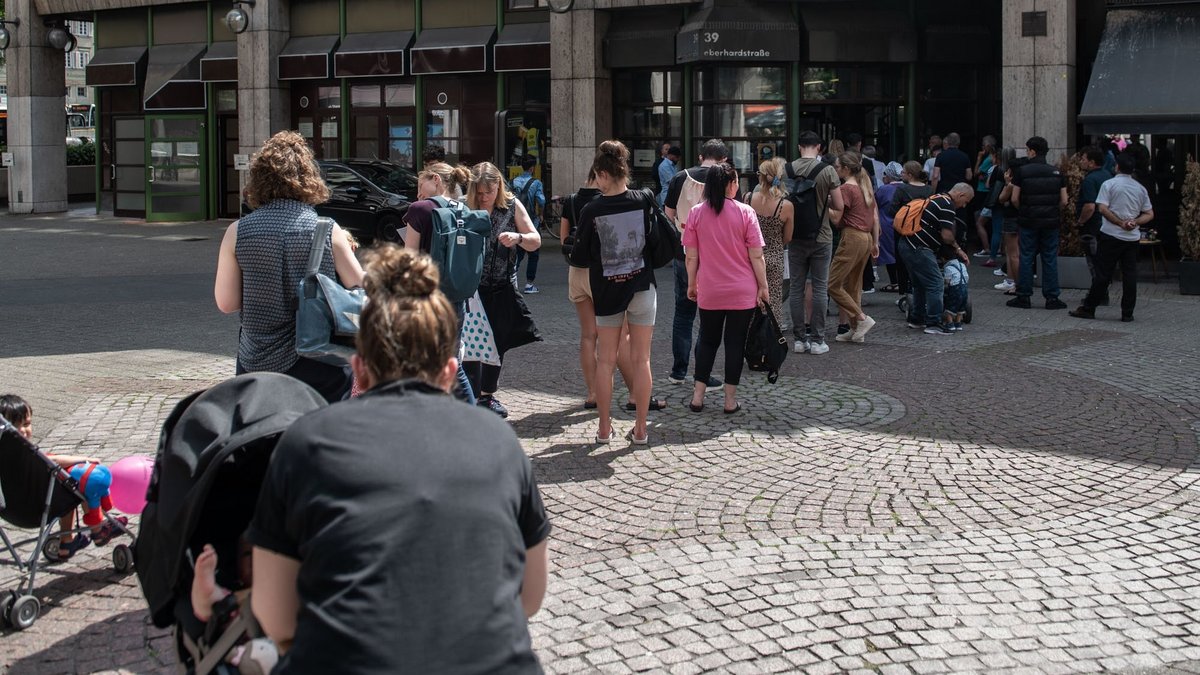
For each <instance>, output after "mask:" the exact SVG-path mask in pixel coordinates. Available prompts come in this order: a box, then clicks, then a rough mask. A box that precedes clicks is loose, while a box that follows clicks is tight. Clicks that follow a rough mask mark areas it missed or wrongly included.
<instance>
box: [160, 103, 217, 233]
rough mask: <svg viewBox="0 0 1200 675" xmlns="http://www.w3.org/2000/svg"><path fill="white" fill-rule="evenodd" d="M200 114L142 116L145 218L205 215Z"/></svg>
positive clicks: (177, 218)
mask: <svg viewBox="0 0 1200 675" xmlns="http://www.w3.org/2000/svg"><path fill="white" fill-rule="evenodd" d="M203 149H204V116H203V115H154V116H147V117H146V157H145V161H146V220H147V221H148V222H162V221H177V220H203V219H204V218H205V216H206V213H205V208H204V201H205V195H206V192H205V187H206V186H205V182H206V181H205V176H206V173H205V164H206V163H205V156H204V152H203Z"/></svg>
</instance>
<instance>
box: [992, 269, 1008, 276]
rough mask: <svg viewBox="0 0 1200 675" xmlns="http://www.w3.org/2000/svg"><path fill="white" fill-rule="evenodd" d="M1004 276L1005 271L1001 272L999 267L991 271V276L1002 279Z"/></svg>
mask: <svg viewBox="0 0 1200 675" xmlns="http://www.w3.org/2000/svg"><path fill="white" fill-rule="evenodd" d="M1005 274H1006V273H1005V271H1004V270H1002V269H1000V268H999V267H997V268H996V269H994V270H992V276H997V277H1002V276H1004V275H1005Z"/></svg>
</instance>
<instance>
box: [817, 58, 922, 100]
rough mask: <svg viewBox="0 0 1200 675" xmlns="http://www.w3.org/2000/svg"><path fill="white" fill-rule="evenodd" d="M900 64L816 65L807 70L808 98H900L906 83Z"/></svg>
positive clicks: (902, 95)
mask: <svg viewBox="0 0 1200 675" xmlns="http://www.w3.org/2000/svg"><path fill="white" fill-rule="evenodd" d="M906 83H907V78H906V72H905V70H904V69H903V68H901V67H899V66H891V65H888V66H833V65H827V66H823V65H816V66H810V67H808V68H805V69H804V75H803V80H802V82H801V90H800V97H801V98H802V99H804V100H805V101H897V102H899V101H901V100H902V99H903V98H904V95H905V89H906V86H907V84H906Z"/></svg>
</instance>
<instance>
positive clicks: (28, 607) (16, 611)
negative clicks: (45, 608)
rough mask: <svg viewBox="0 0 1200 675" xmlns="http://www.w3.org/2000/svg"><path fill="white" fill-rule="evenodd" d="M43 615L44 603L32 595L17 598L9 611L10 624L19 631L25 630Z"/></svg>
mask: <svg viewBox="0 0 1200 675" xmlns="http://www.w3.org/2000/svg"><path fill="white" fill-rule="evenodd" d="M41 613H42V603H41V602H39V601H38V599H37V598H35V597H33V596H32V595H22V596H21V597H19V598H17V600H16V602H14V603H13V606H12V607H11V608H9V610H8V623H9V624H11V625H12V627H13V628H15V629H17V630H25V629H26V628H29V627H30V626H32V625H33V622H34V621H37V618H38V615H40V614H41Z"/></svg>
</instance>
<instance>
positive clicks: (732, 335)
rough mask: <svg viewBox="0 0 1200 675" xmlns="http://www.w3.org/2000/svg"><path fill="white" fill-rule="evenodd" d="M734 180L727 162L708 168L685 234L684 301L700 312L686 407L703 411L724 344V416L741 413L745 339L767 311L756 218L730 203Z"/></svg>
mask: <svg viewBox="0 0 1200 675" xmlns="http://www.w3.org/2000/svg"><path fill="white" fill-rule="evenodd" d="M737 189H738V175H737V171H736V170H734V168H733V167H732V166H730V165H729V164H728V163H726V162H722V163H720V164H716V165H714V166H712V167H709V169H708V174H707V176H706V180H705V182H704V201H703V202H700V203H699V204H697V205H695V206H694V207H692V210H691V212H690V213H689V215H688V219H687V228H686V229H685V230H684V232H683V246H684V248H685V249H686V250H687V272H688V290H687V296H688V298H689V299H690V300H694V301H696V304H697V305H699V307H700V339H699V341H698V342H697V343H696V373H695V375H696V384H695V387H696V388H695V391H694V392H693V393H692V400H691V402H690V403H689V404H688V407H689V408H691V410H692V412H700V411H701V410H703V409H704V391H705V389H706V388H707V385H706V383H707V382H708V378H709V376H710V375H712V367H713V362H714V361H715V360H716V357H717V348H718V347H720V346H721V341H722V340H721V339H722V335H724V342H725V412H726V414H732V413H735V412H737V411H738V410H740V409H741V405H740V404H738V402H737V385H738V382H740V381H741V379H742V355H743V352H744V350H745V347H746V334H747V333H748V332H749V329H750V320H751V319H752V318H753V317H754V308H755V307H756V306H759V305H762V306H765V305H766V304H767V302H768V300H769V294H768V292H767V266H766V263H765V261H764V260H763V235H762V229H760V228H759V225H758V215H757V214H756V213H755V212H754V209H753V208H751V207H750V206H748V205H746V204H743V203H741V202H739V201H737V200H735V199H734V196H735V195H736V194H737Z"/></svg>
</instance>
